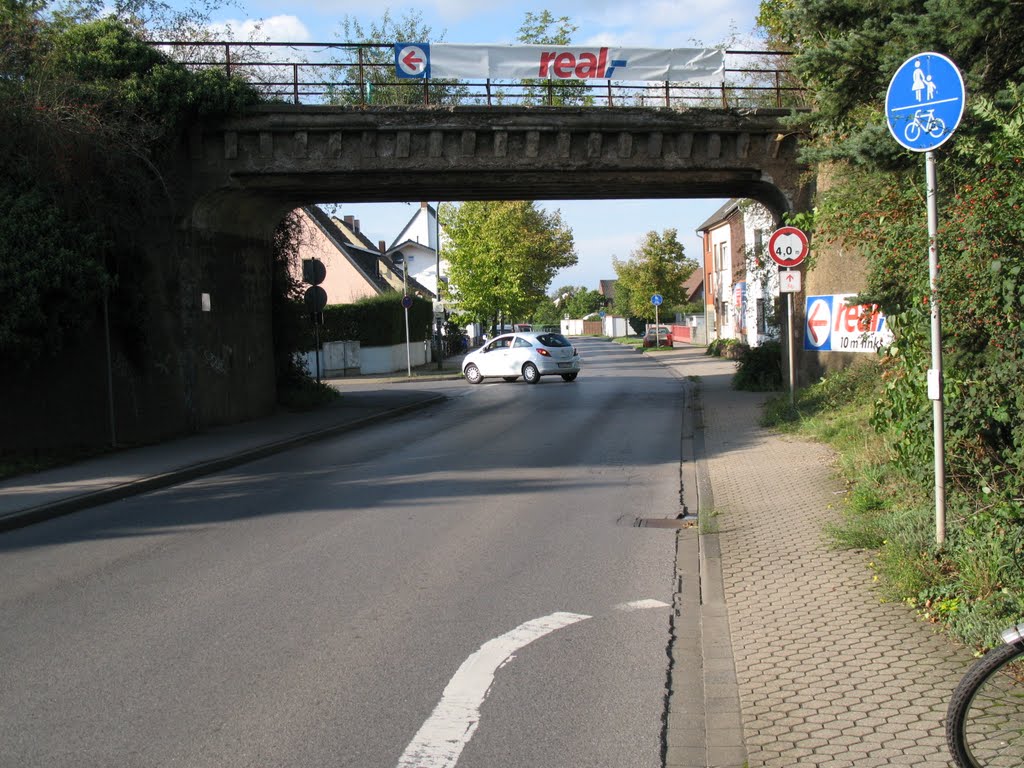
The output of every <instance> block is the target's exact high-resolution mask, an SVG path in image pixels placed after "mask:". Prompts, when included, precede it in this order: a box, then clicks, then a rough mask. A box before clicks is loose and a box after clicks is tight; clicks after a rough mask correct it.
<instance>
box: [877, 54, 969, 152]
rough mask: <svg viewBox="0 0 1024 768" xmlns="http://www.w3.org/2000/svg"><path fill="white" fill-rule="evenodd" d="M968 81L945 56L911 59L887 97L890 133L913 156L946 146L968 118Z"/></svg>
mask: <svg viewBox="0 0 1024 768" xmlns="http://www.w3.org/2000/svg"><path fill="white" fill-rule="evenodd" d="M965 101H966V93H965V91H964V79H963V77H962V76H961V74H960V70H959V69H957V66H956V64H954V63H953V62H952V61H950V60H949V59H948V58H946V57H945V56H943V55H942V54H941V53H919V54H917V55H916V56H911V57H910V58H909V59H907V60H906V61H905V62H903V64H901V65H900V68H899V69H897V70H896V74H895V75H893V76H892V80H891V81H890V82H889V90H888V91H887V92H886V94H885V117H886V120H887V122H888V124H889V132H890V133H892V135H893V138H894V139H896V141H897V142H899V144H900V145H901V146H903V147H906V148H907V149H909V150H911V151H912V152H928V151H930V150H932V149H935V148H936V147H938V146H940V145H941V144H943V143H944V142H945V141H946V140H947V139H949V137H950V136H952V135H953V131H955V130H956V128H957V126H958V125H960V119H961V118H962V117H963V116H964V103H965Z"/></svg>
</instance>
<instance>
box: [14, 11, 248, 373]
mask: <svg viewBox="0 0 1024 768" xmlns="http://www.w3.org/2000/svg"><path fill="white" fill-rule="evenodd" d="M45 9H46V6H44V5H42V4H35V5H30V4H20V3H11V2H10V0H8V4H7V5H5V6H3V13H2V14H0V26H2V28H3V31H4V32H5V33H9V34H5V37H4V38H3V43H2V44H0V66H2V67H3V69H2V70H0V94H2V96H3V101H4V108H3V109H0V205H2V210H3V211H4V215H3V216H2V217H0V358H2V360H3V363H4V364H5V365H6V366H9V367H12V368H13V367H15V366H18V367H21V366H26V365H30V364H31V363H32V362H33V361H34V360H35V359H36V358H37V357H39V356H41V355H44V354H51V355H54V354H57V353H59V352H61V351H62V350H63V349H64V348H66V347H67V346H69V345H71V344H72V343H73V342H74V341H75V340H76V339H78V338H81V337H83V336H85V335H88V334H90V333H92V332H93V330H94V327H95V323H96V322H98V316H99V308H100V307H101V306H102V304H103V301H104V298H107V299H108V302H107V303H108V304H109V307H110V315H111V317H110V321H111V326H112V328H113V334H114V335H115V337H117V339H118V340H120V341H121V342H122V344H121V347H122V351H123V352H125V353H126V356H127V357H128V359H129V360H130V361H132V362H134V363H139V362H140V360H141V355H142V351H143V349H144V346H145V344H144V339H142V338H141V335H142V334H143V331H142V330H141V329H142V328H143V327H144V325H145V323H144V316H143V313H144V311H145V308H144V304H143V303H142V302H141V301H140V299H139V296H140V295H142V291H141V289H140V285H141V282H142V281H144V280H145V279H146V268H147V267H146V264H145V263H144V260H143V259H142V257H141V254H140V253H139V245H138V243H139V240H140V237H139V235H138V232H139V231H152V230H153V229H154V227H155V226H156V224H155V222H158V221H161V220H162V218H161V217H164V219H165V218H166V211H167V209H168V207H169V205H168V198H167V191H166V189H165V187H164V183H163V178H162V174H161V170H160V168H161V163H162V162H163V161H164V160H165V159H166V157H167V153H168V152H169V151H173V150H174V149H175V148H176V147H177V146H178V141H179V140H180V138H181V129H182V127H183V125H184V124H185V123H186V121H187V120H189V119H190V118H194V117H196V116H199V115H203V114H212V113H216V112H218V111H219V110H223V111H230V110H231V109H233V108H237V107H238V106H240V105H241V104H245V103H251V102H252V101H254V100H255V98H256V96H255V94H254V93H253V92H252V91H251V90H249V89H246V88H245V87H244V85H241V84H239V83H238V82H237V81H229V80H227V79H226V78H225V77H224V76H223V75H222V74H220V73H217V72H202V73H190V72H189V71H188V70H186V69H185V68H184V67H182V66H180V65H178V64H176V63H174V62H171V61H170V60H169V59H167V57H166V56H164V55H162V54H161V53H159V52H158V51H156V50H155V49H154V48H152V46H149V45H147V44H146V43H145V41H144V40H143V39H142V38H140V37H139V36H138V35H137V34H135V32H134V31H133V30H132V29H131V28H129V27H127V26H126V25H125V24H123V23H121V22H119V21H117V20H116V19H113V18H104V19H100V20H97V21H90V22H87V23H77V22H75V21H74V20H72V19H71V18H69V17H68V16H63V15H59V14H58V15H56V16H54V17H53V18H44V12H45ZM0 367H3V366H0Z"/></svg>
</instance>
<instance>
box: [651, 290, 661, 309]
mask: <svg viewBox="0 0 1024 768" xmlns="http://www.w3.org/2000/svg"><path fill="white" fill-rule="evenodd" d="M662 301H664V299H662V298H661V294H660V293H656V294H654V295H653V296H651V304H653V305H654V306H656V307H658V306H661V302H662Z"/></svg>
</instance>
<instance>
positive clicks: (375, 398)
mask: <svg viewBox="0 0 1024 768" xmlns="http://www.w3.org/2000/svg"><path fill="white" fill-rule="evenodd" d="M430 381H432V379H428V378H426V377H423V378H419V379H417V380H416V381H415V382H413V383H411V384H410V385H396V386H393V387H387V386H385V387H383V388H379V385H378V386H377V388H371V389H367V390H364V391H355V390H351V389H345V391H344V394H343V397H342V398H341V399H340V400H339V401H338V402H337V403H336V404H334V405H331V406H329V407H327V408H320V409H317V410H316V411H313V412H309V413H284V412H282V413H278V414H275V415H274V416H270V417H267V418H263V419H257V420H255V421H251V422H246V423H244V424H235V425H232V426H230V427H221V428H218V429H211V430H208V431H206V432H203V433H200V434H197V435H191V436H188V437H183V438H179V439H176V440H170V441H167V442H164V443H159V444H156V445H149V446H144V447H140V448H132V449H130V450H122V451H113V452H111V453H107V454H103V455H101V456H97V457H96V458H93V459H88V460H86V461H80V462H77V463H75V464H71V465H68V466H65V467H57V468H54V469H50V470H46V471H43V472H37V473H34V474H31V475H23V476H18V477H13V478H9V479H7V480H3V481H0V531H2V530H6V529H10V528H16V527H19V526H22V525H28V524H31V523H34V522H38V521H40V520H46V519H49V518H52V517H57V516H59V515H64V514H68V513H71V512H75V511H77V510H80V509H86V508H88V507H92V506H96V505H97V504H104V503H107V502H110V501H115V500H117V499H123V498H126V497H128V496H133V495H135V494H139V493H145V492H146V491H151V490H154V489H156V488H163V487H166V486H168V485H173V484H175V483H180V482H184V481H187V480H191V479H193V478H196V477H201V476H203V475H207V474H211V473H213V472H219V471H221V470H224V469H228V468H230V467H235V466H238V465H240V464H244V463H246V462H249V461H253V460H254V459H258V458H261V457H263V456H269V455H271V454H273V453H277V452H279V451H282V450H286V449H288V448H291V447H294V446H297V445H302V444H303V443H308V442H311V441H313V440H319V439H322V438H325V437H330V436H332V435H337V434H341V433H342V432H346V431H348V430H351V429H356V428H358V427H360V426H364V425H366V424H369V423H373V422H378V421H381V420H383V419H388V418H394V417H397V416H401V415H403V414H406V413H409V412H410V411H414V410H418V409H420V408H425V407H427V406H430V405H434V404H436V403H439V402H442V401H443V400H445V396H444V395H443V394H440V393H438V392H436V391H433V390H431V389H430ZM371 383H372V382H371V381H368V380H366V379H364V380H362V382H361V384H364V385H366V384H371Z"/></svg>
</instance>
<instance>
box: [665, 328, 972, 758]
mask: <svg viewBox="0 0 1024 768" xmlns="http://www.w3.org/2000/svg"><path fill="white" fill-rule="evenodd" d="M662 362H663V363H665V364H666V365H670V366H671V367H672V368H673V370H674V371H675V372H676V374H677V375H679V376H683V377H689V376H699V377H700V378H699V382H698V384H697V386H698V388H699V392H700V397H701V400H702V408H703V411H702V417H703V428H704V429H703V431H704V441H703V442H704V445H703V454H704V455H703V456H702V457H701V456H697V460H696V470H697V472H696V474H697V475H698V483H697V484H698V490H700V491H702V493H703V495H704V496H705V498H702V499H700V500H699V506H700V511H701V515H702V516H704V517H705V519H704V520H703V521H702V524H701V530H702V531H714V530H717V531H718V532H717V533H705V534H704V535H701V536H700V539H701V544H700V551H701V554H702V563H701V569H702V570H701V573H702V575H704V577H705V578H707V577H708V576H710V577H712V580H713V577H714V575H715V574H714V569H715V568H716V567H720V574H719V578H720V579H721V586H722V589H723V590H724V599H725V605H726V606H727V609H726V611H727V614H728V634H729V637H728V638H722V637H720V636H719V637H715V638H713V640H715V641H717V642H718V643H719V644H721V642H723V640H724V641H728V642H731V648H732V657H733V662H734V666H733V667H732V669H734V671H735V673H734V674H735V676H734V678H733V679H734V680H735V683H736V685H737V686H738V702H739V707H740V712H739V713H737V714H739V715H740V719H741V721H742V736H743V747H744V748H745V752H746V758H745V760H744V759H743V757H742V755H741V754H739V753H737V752H736V751H735V750H733V751H732V752H729V751H727V750H724V749H723V744H727V742H724V741H723V740H722V739H721V738H719V739H718V742H717V744H714V743H712V736H713V735H714V733H715V731H714V729H715V728H717V729H718V735H719V737H721V734H722V733H724V732H725V731H723V730H722V724H721V718H725V720H724V722H725V724H726V727H727V726H728V723H729V717H728V713H721V712H720V713H719V714H717V715H716V717H718V718H719V722H715V721H714V720H713V719H712V718H711V713H712V712H713V711H714V708H715V707H716V706H719V708H720V703H721V702H720V701H719V702H714V701H712V702H710V703H709V709H708V711H709V720H708V727H707V734H708V748H707V751H706V754H705V760H704V761H703V762H701V761H691V757H692V752H690V751H687V750H683V749H676V750H675V751H673V735H672V723H671V720H670V730H669V739H670V741H669V754H668V756H669V761H668V763H667V765H669V766H675V767H676V768H681V767H682V766H691V765H700V766H705V765H706V766H711V765H720V766H736V767H737V768H738V767H739V766H744V765H749V766H751V767H753V766H779V767H780V768H781V767H782V766H802V765H807V766H834V767H835V768H840V766H844V767H845V766H856V767H857V768H864V767H865V766H893V765H897V766H946V765H949V764H950V762H949V759H948V753H947V750H946V746H945V739H944V731H943V727H944V726H943V720H944V717H945V711H946V705H947V703H948V701H949V695H950V693H951V692H952V689H953V687H954V686H955V685H956V683H957V681H958V680H959V678H960V676H961V675H962V674H963V672H964V671H965V669H966V667H967V666H968V665H969V664H970V663H971V661H972V659H971V656H970V654H969V653H968V652H967V651H965V650H963V649H959V648H956V647H954V646H953V645H952V643H950V642H949V641H948V640H946V639H944V638H943V637H941V636H939V635H936V634H935V633H934V632H933V631H932V630H931V628H930V627H929V626H928V625H927V624H924V623H921V622H920V621H918V620H917V619H916V617H915V616H914V614H913V612H912V611H911V610H910V609H909V608H907V607H906V606H904V605H902V604H893V603H884V602H881V600H880V599H879V596H878V595H877V594H876V593H875V591H874V590H873V589H872V587H871V583H872V576H871V572H870V570H869V568H868V557H867V555H866V554H865V553H862V552H845V551H835V550H833V549H831V548H830V547H829V546H828V544H827V542H826V541H825V539H824V536H823V526H824V524H825V523H826V522H827V521H829V520H835V519H837V518H838V515H839V512H838V511H837V510H838V509H839V508H840V507H841V504H842V498H843V488H842V485H841V484H840V483H839V482H838V480H837V479H836V477H835V475H834V472H833V469H832V467H831V455H830V452H829V450H828V449H827V448H825V447H824V446H821V445H818V444H814V443H808V442H804V441H801V440H797V439H794V438H790V437H788V436H784V435H780V434H775V433H772V432H770V431H768V430H765V429H761V428H759V427H757V426H756V425H757V424H758V420H759V417H760V413H761V406H762V404H763V402H764V401H765V400H766V399H767V396H765V395H762V394H757V393H745V392H737V391H734V390H732V389H731V387H730V380H731V377H732V374H733V372H734V370H735V366H734V364H733V363H732V362H731V361H727V360H720V359H716V358H709V357H707V356H705V355H704V354H703V349H697V348H693V349H687V350H677V351H676V352H673V353H671V357H665V358H662ZM698 413H699V412H698ZM698 418H699V416H698ZM699 426H700V425H699V424H698V427H699ZM697 444H698V447H699V445H700V441H699V440H698V441H697ZM708 495H713V501H712V502H711V504H710V505H709V504H707V498H706V497H707V496H708ZM685 533H686V532H682V533H681V538H683V537H684V536H685ZM682 551H683V550H682V547H681V553H682ZM719 553H720V558H721V559H720V561H719V562H715V561H714V558H715V557H716V556H717V555H718V554H719ZM683 569H685V565H683ZM685 588H686V587H685V584H684V590H685ZM704 643H705V646H706V645H707V644H708V638H705V639H704ZM677 663H679V662H677ZM683 663H685V660H684V661H683ZM704 667H705V673H704V676H705V682H706V683H708V682H709V681H714V682H716V683H718V684H721V683H722V682H723V681H727V680H728V678H729V674H728V673H729V670H730V665H729V664H727V663H722V662H721V660H719V661H718V663H717V666H715V662H714V660H713V659H709V658H707V657H705V659H704ZM714 675H717V677H714ZM722 690H723V689H722V688H721V686H720V687H719V688H718V691H719V695H721V691H722ZM736 700H737V699H733V701H736ZM676 743H677V744H679V743H685V742H680V741H679V740H677V741H676ZM716 746H717V753H714V752H713V748H714V747H716ZM722 757H726V758H729V759H727V760H722V759H720V758H722Z"/></svg>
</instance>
